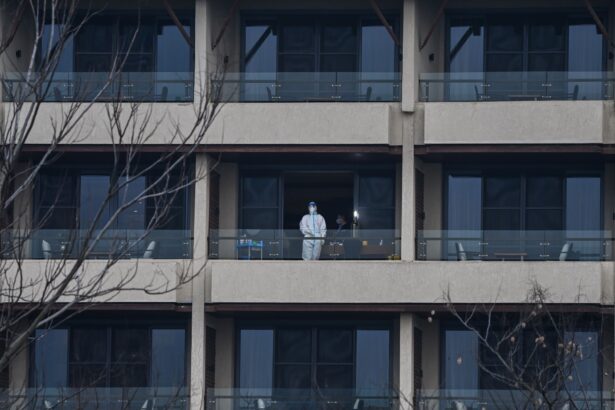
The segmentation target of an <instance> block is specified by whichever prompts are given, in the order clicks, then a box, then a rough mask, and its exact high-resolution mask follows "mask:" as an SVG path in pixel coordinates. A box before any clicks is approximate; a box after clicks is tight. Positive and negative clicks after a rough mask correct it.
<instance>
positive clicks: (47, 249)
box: [41, 239, 51, 259]
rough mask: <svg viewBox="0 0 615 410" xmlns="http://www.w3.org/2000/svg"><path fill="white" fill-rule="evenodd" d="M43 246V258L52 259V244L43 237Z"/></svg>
mask: <svg viewBox="0 0 615 410" xmlns="http://www.w3.org/2000/svg"><path fill="white" fill-rule="evenodd" d="M41 248H42V249H43V258H45V259H51V244H50V243H49V242H47V241H46V240H44V239H43V240H42V243H41Z"/></svg>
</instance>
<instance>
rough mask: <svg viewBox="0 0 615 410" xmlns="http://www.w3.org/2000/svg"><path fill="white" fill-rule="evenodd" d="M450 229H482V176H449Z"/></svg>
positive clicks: (448, 205) (448, 206)
mask: <svg viewBox="0 0 615 410" xmlns="http://www.w3.org/2000/svg"><path fill="white" fill-rule="evenodd" d="M447 202H448V204H447V209H448V215H447V216H448V229H449V230H479V229H481V206H482V180H481V178H480V177H472V176H454V175H450V176H449V177H448V199H447Z"/></svg>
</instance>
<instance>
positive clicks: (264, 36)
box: [244, 22, 278, 79]
mask: <svg viewBox="0 0 615 410" xmlns="http://www.w3.org/2000/svg"><path fill="white" fill-rule="evenodd" d="M244 41H245V51H244V52H245V56H244V58H245V61H244V64H245V71H246V73H275V72H276V70H277V66H278V62H277V45H278V40H277V33H276V31H275V30H274V27H273V23H261V22H247V23H246V26H245V38H244ZM249 79H253V78H252V77H250V78H249Z"/></svg>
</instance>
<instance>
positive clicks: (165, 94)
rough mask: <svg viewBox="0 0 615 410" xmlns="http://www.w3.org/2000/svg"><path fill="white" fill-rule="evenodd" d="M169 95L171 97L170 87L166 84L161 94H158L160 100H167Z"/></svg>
mask: <svg viewBox="0 0 615 410" xmlns="http://www.w3.org/2000/svg"><path fill="white" fill-rule="evenodd" d="M168 97H169V87H167V86H166V85H165V86H164V87H162V90H161V91H160V95H159V96H158V101H166V100H167V98H168Z"/></svg>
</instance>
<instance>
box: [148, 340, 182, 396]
mask: <svg viewBox="0 0 615 410" xmlns="http://www.w3.org/2000/svg"><path fill="white" fill-rule="evenodd" d="M185 363H186V331H185V330H184V329H152V364H151V375H150V380H151V383H150V384H151V385H152V386H164V387H177V386H184V385H185V384H186V366H185Z"/></svg>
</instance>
